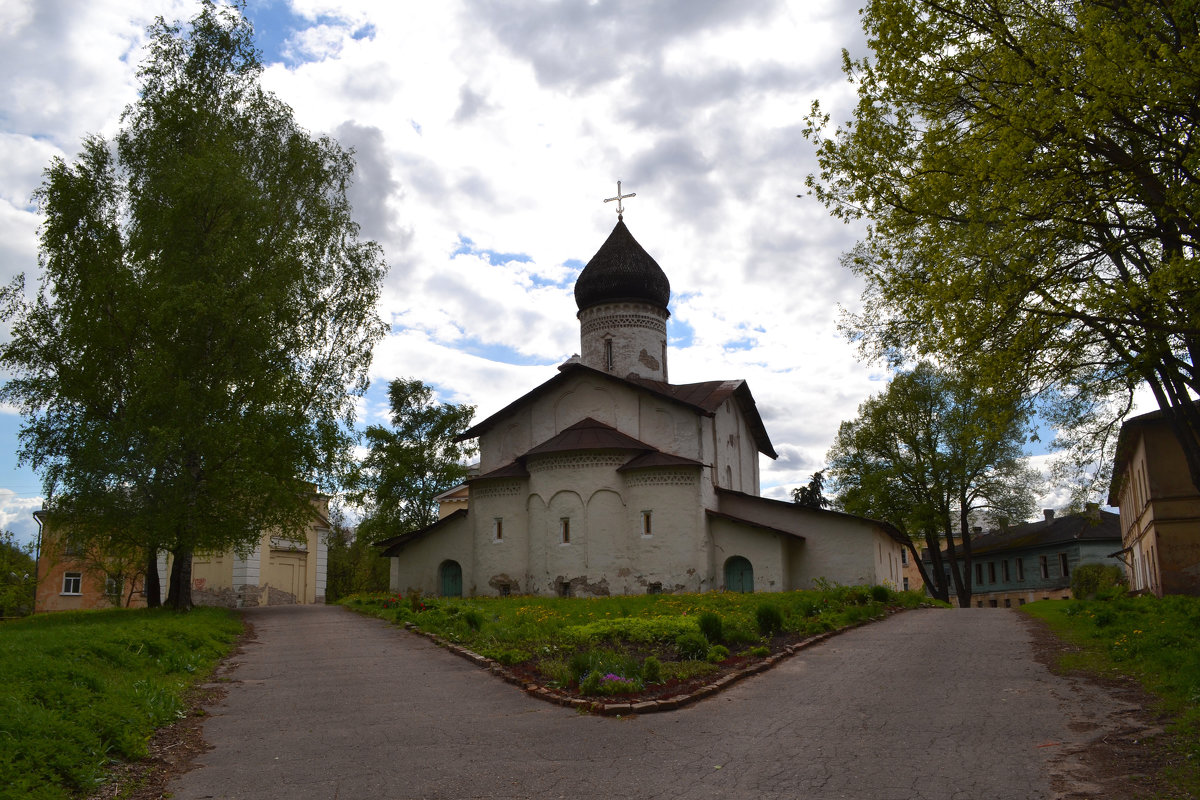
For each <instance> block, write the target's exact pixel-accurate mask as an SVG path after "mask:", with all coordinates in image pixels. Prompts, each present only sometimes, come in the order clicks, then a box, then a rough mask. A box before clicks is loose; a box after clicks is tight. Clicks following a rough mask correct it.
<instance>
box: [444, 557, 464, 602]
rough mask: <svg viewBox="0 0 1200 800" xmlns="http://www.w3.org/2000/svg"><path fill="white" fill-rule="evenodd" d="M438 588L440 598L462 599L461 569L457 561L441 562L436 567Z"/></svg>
mask: <svg viewBox="0 0 1200 800" xmlns="http://www.w3.org/2000/svg"><path fill="white" fill-rule="evenodd" d="M438 588H439V589H440V592H439V594H441V596H442V597H462V567H461V566H460V565H459V563H458V562H457V561H443V562H442V565H441V566H440V567H438Z"/></svg>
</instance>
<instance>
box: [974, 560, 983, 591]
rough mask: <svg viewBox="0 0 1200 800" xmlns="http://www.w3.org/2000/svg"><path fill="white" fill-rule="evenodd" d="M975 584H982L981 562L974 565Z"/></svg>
mask: <svg viewBox="0 0 1200 800" xmlns="http://www.w3.org/2000/svg"><path fill="white" fill-rule="evenodd" d="M975 585H976V586H982V585H983V564H976V565H975Z"/></svg>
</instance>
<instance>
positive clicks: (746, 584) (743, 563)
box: [725, 556, 754, 593]
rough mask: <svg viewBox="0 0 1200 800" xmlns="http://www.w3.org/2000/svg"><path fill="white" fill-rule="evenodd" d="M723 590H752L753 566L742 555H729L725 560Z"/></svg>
mask: <svg viewBox="0 0 1200 800" xmlns="http://www.w3.org/2000/svg"><path fill="white" fill-rule="evenodd" d="M725 590H726V591H729V592H747V593H749V592H753V591H754V567H753V566H751V564H750V562H749V561H748V560H747V559H745V558H743V557H742V556H731V557H730V558H729V560H728V561H726V562H725Z"/></svg>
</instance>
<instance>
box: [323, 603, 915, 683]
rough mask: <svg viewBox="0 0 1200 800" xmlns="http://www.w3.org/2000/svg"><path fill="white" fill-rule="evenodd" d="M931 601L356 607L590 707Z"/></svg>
mask: <svg viewBox="0 0 1200 800" xmlns="http://www.w3.org/2000/svg"><path fill="white" fill-rule="evenodd" d="M926 600H927V598H925V597H923V596H922V595H919V594H916V593H913V592H894V591H891V590H889V589H887V588H886V587H883V586H872V587H866V586H854V587H843V586H836V587H834V586H831V587H827V588H824V589H822V590H816V591H803V592H781V593H777V594H776V593H772V594H735V593H731V592H710V593H706V594H670V595H637V596H620V597H603V598H588V599H583V598H574V599H573V598H547V597H507V598H491V597H480V598H469V599H459V598H452V599H444V598H427V597H422V596H421V595H419V594H413V595H404V596H401V595H397V594H372V595H354V596H351V597H348V598H346V599H344V600H343V601H342V603H343V604H344V605H346V606H347V607H349V608H351V609H354V610H356V611H360V612H363V613H368V614H373V615H375V616H378V617H382V618H383V619H387V620H390V621H393V622H397V623H405V622H410V623H412V624H413V625H415V626H416V627H418V628H419V629H420V630H422V631H424V632H426V633H433V634H437V635H438V636H441V637H442V638H444V639H447V640H449V641H452V642H456V643H458V644H461V645H463V646H464V647H467V648H468V649H470V650H473V651H474V652H476V653H479V654H480V655H483V656H487V657H488V658H493V659H495V660H496V661H499V662H500V663H502V664H505V665H508V666H512V667H516V668H519V669H520V670H522V671H525V672H527V673H528V674H529V675H530V676H531V677H532V678H533V679H535V680H536V681H537V682H538V683H541V684H543V685H547V686H550V687H552V688H557V689H561V690H563V691H569V692H572V693H578V694H581V695H585V696H598V697H599V696H612V695H640V696H645V695H646V694H647V693H648V692H649V693H653V692H655V691H666V690H667V688H669V687H671V686H674V685H677V684H680V683H685V682H687V681H691V680H694V679H696V678H699V677H703V676H705V675H709V674H713V673H716V672H718V671H720V670H721V669H722V668H723V667H725V666H728V665H729V664H730V663H733V662H738V661H745V660H748V659H755V658H763V657H765V656H767V655H769V654H770V653H771V652H772V649H773V647H777V646H778V644H779V642H780V641H782V640H786V639H792V640H794V639H796V638H798V637H801V636H808V635H812V634H817V633H822V632H825V631H832V630H837V629H839V628H844V627H847V626H849V625H853V624H855V623H858V622H862V621H864V620H867V619H871V618H874V617H878V616H881V615H882V614H883V613H884V612H885V611H886V610H887V609H889V608H896V607H907V608H914V607H916V606H918V605H920V604H921V603H923V602H926Z"/></svg>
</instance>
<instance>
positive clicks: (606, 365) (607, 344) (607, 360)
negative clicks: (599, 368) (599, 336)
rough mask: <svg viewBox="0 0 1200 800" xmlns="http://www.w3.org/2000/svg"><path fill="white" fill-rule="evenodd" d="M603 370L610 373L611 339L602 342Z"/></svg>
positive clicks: (611, 364) (611, 361)
mask: <svg viewBox="0 0 1200 800" xmlns="http://www.w3.org/2000/svg"><path fill="white" fill-rule="evenodd" d="M604 368H605V369H606V370H608V371H609V372H612V368H613V347H612V339H605V340H604Z"/></svg>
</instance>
